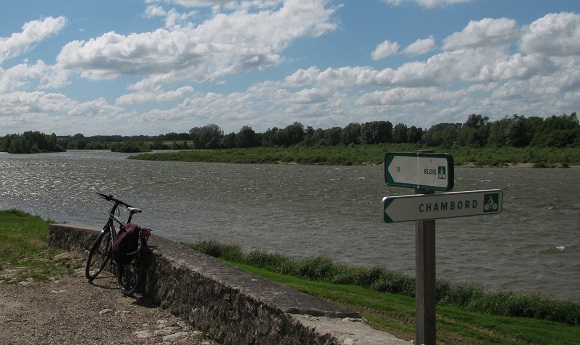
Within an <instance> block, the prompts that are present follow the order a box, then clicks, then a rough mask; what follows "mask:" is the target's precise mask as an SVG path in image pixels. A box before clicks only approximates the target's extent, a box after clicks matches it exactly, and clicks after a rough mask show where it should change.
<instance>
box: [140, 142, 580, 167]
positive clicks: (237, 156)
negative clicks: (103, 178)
mask: <svg viewBox="0 0 580 345" xmlns="http://www.w3.org/2000/svg"><path fill="white" fill-rule="evenodd" d="M425 149H433V150H434V151H435V152H438V153H450V154H452V155H453V158H454V161H455V164H456V165H465V164H473V165H476V166H505V165H507V164H510V163H513V164H519V163H529V164H531V165H533V166H535V167H560V166H564V167H566V166H571V165H580V148H562V149H556V148H537V147H524V148H514V147H503V148H490V147H485V148H477V149H475V148H468V147H454V148H452V149H444V148H427V147H422V146H419V145H411V144H380V145H349V146H344V145H342V146H320V147H305V146H292V147H289V148H271V147H258V148H249V149H228V150H193V151H180V152H160V153H152V154H140V155H135V156H131V157H130V158H131V159H141V160H158V161H183V162H214V163H241V164H279V163H282V164H288V163H297V164H320V165H370V164H382V163H383V161H384V157H385V154H386V153H387V152H414V151H417V150H425Z"/></svg>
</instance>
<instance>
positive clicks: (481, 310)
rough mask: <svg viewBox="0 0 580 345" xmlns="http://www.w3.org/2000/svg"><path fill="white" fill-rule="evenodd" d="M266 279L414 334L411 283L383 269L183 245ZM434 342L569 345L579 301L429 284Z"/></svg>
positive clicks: (579, 318)
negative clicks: (433, 290) (434, 315)
mask: <svg viewBox="0 0 580 345" xmlns="http://www.w3.org/2000/svg"><path fill="white" fill-rule="evenodd" d="M187 245H188V246H191V247H193V248H194V249H197V250H200V251H202V252H204V253H206V254H209V255H212V256H215V257H219V258H221V259H223V260H225V261H228V262H230V263H233V264H235V265H238V266H240V267H242V268H244V269H246V270H249V271H252V272H254V273H256V274H259V275H262V276H264V277H266V278H268V279H270V280H274V281H277V282H279V283H282V284H285V285H288V286H290V287H292V288H295V289H298V290H300V291H303V292H306V293H309V294H313V295H316V296H319V297H322V298H325V299H329V300H333V301H335V302H336V303H339V304H343V305H345V306H348V307H349V308H351V309H353V310H357V311H359V312H361V313H362V314H363V315H364V317H365V318H367V319H368V320H369V321H370V322H371V324H372V325H373V326H374V327H376V328H378V329H382V330H386V331H388V332H390V333H393V334H395V335H397V336H399V337H401V338H404V339H412V338H413V337H414V329H415V328H414V327H415V325H414V315H415V300H414V298H413V296H414V292H415V281H414V279H413V278H412V277H409V276H406V275H404V274H402V273H398V272H391V271H388V270H386V269H383V268H361V267H353V266H347V265H341V264H336V263H334V262H332V261H331V260H329V259H327V258H322V257H315V258H306V259H296V258H289V257H286V256H283V255H279V254H271V253H266V252H261V251H254V252H251V253H248V254H246V253H243V252H242V251H241V249H240V248H239V247H238V246H236V245H228V244H221V243H219V242H216V241H201V242H197V243H194V244H187ZM437 299H438V306H437V318H438V319H437V327H438V329H439V331H438V341H439V343H443V344H444V343H447V344H524V343H525V344H574V343H575V341H576V340H577V339H580V338H578V337H579V336H580V327H578V326H579V325H580V304H578V303H574V302H566V301H555V300H550V299H547V298H544V297H540V296H534V295H520V294H515V293H510V292H502V293H489V292H486V291H485V290H484V289H482V288H477V287H473V286H462V285H457V284H452V283H449V282H446V281H438V282H437Z"/></svg>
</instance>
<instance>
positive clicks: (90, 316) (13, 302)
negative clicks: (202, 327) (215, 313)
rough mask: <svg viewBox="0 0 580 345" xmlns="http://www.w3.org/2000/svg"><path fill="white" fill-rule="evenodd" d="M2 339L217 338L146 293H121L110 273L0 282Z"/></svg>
mask: <svg viewBox="0 0 580 345" xmlns="http://www.w3.org/2000/svg"><path fill="white" fill-rule="evenodd" d="M0 344H204V345H214V344H216V343H214V342H212V341H211V340H208V339H207V338H206V337H204V335H203V334H202V333H201V332H198V331H196V330H194V329H192V327H191V326H190V325H189V324H187V323H186V322H184V321H183V320H182V319H180V318H178V317H175V316H174V315H172V314H171V313H169V311H167V310H164V309H161V308H159V307H157V306H155V305H153V304H152V303H151V301H150V300H147V299H146V298H129V297H124V296H123V295H122V294H121V292H120V290H119V288H118V285H117V283H116V280H115V279H114V277H113V276H112V275H111V274H108V273H102V276H100V277H99V278H97V279H95V282H94V284H89V283H88V282H87V279H85V278H84V274H83V272H82V270H79V271H77V274H76V276H65V277H59V278H55V279H54V280H52V281H50V282H44V283H35V282H32V283H28V282H21V283H10V284H7V283H0Z"/></svg>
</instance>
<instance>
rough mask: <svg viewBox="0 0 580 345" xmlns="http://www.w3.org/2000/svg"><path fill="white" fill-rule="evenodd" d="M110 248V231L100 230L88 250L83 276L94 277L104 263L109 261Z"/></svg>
mask: <svg viewBox="0 0 580 345" xmlns="http://www.w3.org/2000/svg"><path fill="white" fill-rule="evenodd" d="M110 249H111V232H110V231H102V232H101V233H100V234H99V236H97V239H96V240H95V243H93V246H92V247H91V250H90V252H89V258H88V259H87V265H86V267H85V276H86V277H87V279H89V280H91V281H92V280H93V279H95V278H96V277H97V276H98V275H99V274H100V273H101V271H103V268H105V265H106V264H107V262H108V261H109V258H110V254H111V253H110Z"/></svg>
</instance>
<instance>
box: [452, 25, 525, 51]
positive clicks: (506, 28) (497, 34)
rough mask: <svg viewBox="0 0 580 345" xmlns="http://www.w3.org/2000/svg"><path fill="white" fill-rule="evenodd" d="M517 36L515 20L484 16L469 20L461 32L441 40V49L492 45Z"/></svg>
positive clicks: (511, 41) (505, 42)
mask: <svg viewBox="0 0 580 345" xmlns="http://www.w3.org/2000/svg"><path fill="white" fill-rule="evenodd" d="M518 36H519V31H518V28H517V24H516V21H515V20H513V19H508V18H501V19H492V18H485V19H482V20H479V21H470V22H469V24H468V25H467V26H466V27H465V29H463V31H461V32H456V33H454V34H452V35H450V36H448V37H447V38H445V39H444V40H443V49H448V50H455V49H465V48H478V47H493V46H498V45H505V44H510V43H513V41H514V40H515V39H516V38H517V37H518Z"/></svg>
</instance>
